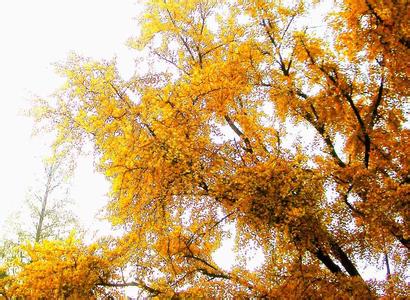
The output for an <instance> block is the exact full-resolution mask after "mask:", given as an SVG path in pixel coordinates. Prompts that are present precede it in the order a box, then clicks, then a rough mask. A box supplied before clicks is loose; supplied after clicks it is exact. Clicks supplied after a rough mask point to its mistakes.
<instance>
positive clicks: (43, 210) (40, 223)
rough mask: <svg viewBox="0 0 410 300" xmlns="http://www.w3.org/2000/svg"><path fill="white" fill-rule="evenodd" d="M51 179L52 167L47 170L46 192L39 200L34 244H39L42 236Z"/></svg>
mask: <svg viewBox="0 0 410 300" xmlns="http://www.w3.org/2000/svg"><path fill="white" fill-rule="evenodd" d="M52 178H53V165H52V166H50V169H49V170H48V174H47V184H46V190H45V192H44V195H43V198H42V200H41V211H40V215H39V219H38V224H37V228H36V236H35V242H36V243H38V242H40V240H41V234H42V231H43V222H44V218H45V216H46V209H47V200H48V196H49V194H50V188H51V181H52Z"/></svg>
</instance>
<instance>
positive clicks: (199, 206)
mask: <svg viewBox="0 0 410 300" xmlns="http://www.w3.org/2000/svg"><path fill="white" fill-rule="evenodd" d="M311 2H313V3H311ZM317 2H319V1H293V2H287V1H259V0H258V1H256V0H255V1H254V0H241V1H237V2H229V1H213V0H193V1H171V0H170V1H162V0H161V1H158V0H151V1H146V3H145V4H146V13H145V14H144V16H143V17H142V20H141V24H142V30H141V32H142V33H141V36H140V37H138V38H136V39H133V40H131V41H130V45H131V46H132V47H135V48H138V49H148V51H149V53H150V58H151V60H152V63H153V65H152V66H153V67H152V71H151V72H150V73H148V74H143V75H136V76H135V77H133V78H131V79H129V80H125V79H122V78H121V77H120V75H119V73H118V71H117V69H116V66H115V61H113V62H95V61H92V60H90V59H85V58H80V57H77V56H73V57H71V59H70V60H69V61H68V63H67V64H66V65H65V66H62V67H61V68H60V72H61V73H62V74H63V76H65V77H66V80H67V83H66V86H65V88H64V89H63V90H62V91H60V93H59V94H58V96H57V100H58V101H55V103H54V104H52V103H51V102H50V103H47V101H45V102H43V103H42V104H41V106H40V108H38V110H37V112H39V115H40V119H41V118H43V119H44V118H45V119H47V120H48V122H49V123H48V124H51V125H53V126H54V127H55V128H56V129H57V131H58V134H59V135H58V138H57V141H56V144H57V145H60V146H61V145H66V146H68V147H73V146H79V145H80V144H81V143H82V142H83V141H84V140H86V139H88V138H89V137H91V139H92V141H93V142H94V143H95V146H96V149H97V151H98V152H99V153H100V159H99V168H100V170H101V171H102V172H104V173H105V175H106V176H107V178H109V179H110V180H111V182H112V194H111V195H112V197H111V201H110V203H109V204H108V211H109V217H110V219H111V221H112V223H113V224H114V225H118V226H122V227H123V228H124V229H125V230H126V234H124V236H122V237H121V238H119V239H118V240H117V241H116V242H115V243H113V244H112V245H111V247H113V249H115V253H117V255H118V256H120V257H121V261H122V263H120V262H118V261H117V263H118V265H121V264H122V266H124V267H128V268H131V269H132V271H131V272H130V276H129V277H130V278H129V279H130V280H131V281H132V282H137V283H138V286H140V287H141V288H142V289H144V290H145V291H146V293H147V294H148V295H151V296H160V297H190V296H200V295H203V296H208V297H209V296H212V297H269V298H304V297H305V298H328V297H335V298H346V297H355V298H373V297H376V295H377V294H378V293H379V294H380V293H381V294H385V295H390V296H398V297H399V296H403V297H405V296H406V295H407V296H408V290H407V289H406V288H403V286H404V287H405V285H406V284H405V280H404V276H405V275H404V274H405V270H406V264H407V263H408V249H409V247H410V242H409V231H408V228H409V227H408V220H409V210H408V206H409V199H410V197H409V178H410V177H409V160H408V149H409V143H408V141H409V137H410V134H409V129H408V126H406V121H407V119H406V113H408V112H406V110H408V103H407V104H406V99H407V98H406V97H408V92H409V84H408V82H409V81H408V75H409V74H408V73H409V70H410V68H409V65H408V60H407V59H406V58H407V57H408V56H409V54H410V51H409V43H408V41H409V30H408V29H409V23H408V22H409V19H408V18H406V17H405V16H407V15H408V12H409V10H408V5H407V1H388V0H384V1H373V0H359V1H349V0H346V1H335V4H334V10H335V12H334V13H333V14H329V16H328V18H327V22H324V23H323V26H322V27H321V28H320V30H317V29H315V28H310V27H309V24H308V22H307V19H308V18H312V11H313V7H314V5H317V4H315V3H317ZM323 33H325V34H323ZM171 41H172V42H171ZM160 62H161V63H162V64H166V66H167V67H168V69H167V71H165V72H159V71H158V72H156V71H155V69H156V68H155V64H158V63H160ZM301 127H302V128H304V130H305V132H307V133H309V134H312V135H314V136H315V139H314V141H313V142H312V143H311V144H310V148H307V147H304V145H305V144H306V142H303V143H302V141H301V140H300V139H296V140H294V141H293V146H292V147H289V146H286V144H288V141H289V139H290V137H289V133H291V132H292V131H294V130H295V128H301ZM312 149H313V150H312ZM226 222H230V223H232V224H234V225H235V228H236V229H235V230H236V235H237V237H238V238H237V249H238V250H237V251H238V253H241V254H242V257H246V250H244V249H247V246H249V245H251V244H254V245H258V246H259V247H260V248H261V249H262V250H263V251H264V256H265V261H264V264H263V266H261V267H260V268H259V269H258V270H257V271H256V272H251V271H248V270H247V269H246V264H245V262H244V260H239V262H238V264H237V266H236V267H235V268H234V269H233V270H232V271H226V270H222V269H221V268H220V267H218V265H217V264H216V263H215V262H214V260H213V256H212V254H213V252H214V251H215V250H216V249H217V248H218V247H219V246H220V243H221V241H222V240H223V238H224V230H223V226H222V224H224V223H226ZM381 257H383V258H384V259H385V264H384V265H383V266H380V265H378V263H377V262H378V260H379V259H380V258H381ZM359 262H365V263H366V264H370V265H374V266H376V267H379V268H386V269H387V270H388V272H387V273H388V274H387V275H388V276H386V280H384V281H383V280H382V281H365V279H364V278H363V270H362V269H361V268H359V266H358V263H359ZM118 265H117V266H118ZM392 270H394V271H392ZM120 282H122V283H121V284H123V285H126V284H127V282H129V281H127V280H126V279H125V278H124V279H122V280H120Z"/></svg>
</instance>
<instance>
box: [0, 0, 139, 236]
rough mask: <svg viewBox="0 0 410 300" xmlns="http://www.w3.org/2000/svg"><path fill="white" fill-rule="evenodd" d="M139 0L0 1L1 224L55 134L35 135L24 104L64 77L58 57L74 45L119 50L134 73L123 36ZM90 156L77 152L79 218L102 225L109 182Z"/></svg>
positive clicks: (96, 51)
mask: <svg viewBox="0 0 410 300" xmlns="http://www.w3.org/2000/svg"><path fill="white" fill-rule="evenodd" d="M137 2H138V0H121V1H118V0H36V1H33V0H0V87H1V96H0V101H1V111H0V114H1V115H0V138H1V146H0V168H1V172H0V191H1V192H0V230H5V229H4V228H5V226H4V225H5V224H4V223H5V220H6V218H7V217H8V216H10V214H12V213H13V212H15V211H16V210H18V209H19V208H20V207H21V206H22V204H23V201H24V199H25V197H26V194H27V191H28V188H29V187H30V186H31V187H34V185H35V184H36V183H35V179H36V177H39V176H40V175H41V171H42V158H43V157H44V155H45V154H46V153H47V151H48V149H49V144H50V141H47V140H46V139H45V138H42V137H39V136H34V137H33V136H32V125H33V122H32V120H31V119H30V118H28V117H25V116H24V115H23V112H24V110H26V109H27V108H29V107H30V101H31V100H32V99H33V98H34V97H47V96H49V95H50V94H52V93H53V92H54V91H55V90H56V89H57V88H58V87H59V86H60V85H61V84H62V78H60V77H59V76H58V75H56V73H55V72H54V70H55V69H54V64H55V63H57V62H64V61H65V60H66V58H67V56H68V55H69V53H70V52H71V51H75V52H76V53H78V54H80V55H82V56H87V57H92V58H95V59H111V58H113V57H117V61H118V64H119V69H120V71H121V73H122V74H123V76H125V77H127V76H129V75H130V74H131V73H132V72H134V69H135V64H134V59H133V55H134V54H135V53H134V52H133V51H132V50H130V49H128V48H127V46H126V45H125V42H126V40H127V38H129V37H130V36H132V35H135V34H136V33H137V32H138V28H137V22H136V21H135V17H136V16H137V14H138V12H139V10H140V9H141V7H140V6H139V5H138V4H137ZM92 161H93V160H92V158H91V157H82V158H80V160H79V163H78V168H77V170H76V172H75V176H74V178H73V186H72V189H71V191H72V194H71V195H72V197H73V199H74V200H75V202H76V206H77V209H76V212H75V213H76V214H77V215H78V216H79V217H80V221H81V223H82V224H83V225H84V226H85V228H87V229H91V230H94V229H98V228H101V226H102V224H101V222H98V220H96V218H95V217H94V216H95V214H96V213H97V212H98V210H99V209H100V208H101V207H102V206H103V205H104V203H105V202H106V198H105V195H106V193H107V191H108V184H107V182H105V179H104V177H103V176H102V175H100V174H97V173H95V172H94V169H93V164H92ZM37 185H38V183H37ZM0 236H1V235H0Z"/></svg>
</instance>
